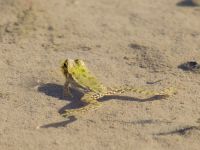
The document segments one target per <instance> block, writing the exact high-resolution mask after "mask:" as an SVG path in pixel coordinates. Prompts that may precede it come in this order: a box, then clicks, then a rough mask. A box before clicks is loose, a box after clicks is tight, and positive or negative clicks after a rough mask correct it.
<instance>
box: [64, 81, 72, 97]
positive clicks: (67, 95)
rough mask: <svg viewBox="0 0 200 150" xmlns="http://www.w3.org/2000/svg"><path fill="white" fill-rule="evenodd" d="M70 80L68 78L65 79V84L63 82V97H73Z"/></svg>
mask: <svg viewBox="0 0 200 150" xmlns="http://www.w3.org/2000/svg"><path fill="white" fill-rule="evenodd" d="M69 86H70V82H69V80H67V79H66V81H65V84H64V89H63V97H64V98H66V97H73V94H72V93H71V91H70V89H69Z"/></svg>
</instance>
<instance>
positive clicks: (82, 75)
mask: <svg viewBox="0 0 200 150" xmlns="http://www.w3.org/2000/svg"><path fill="white" fill-rule="evenodd" d="M68 71H69V72H70V74H72V77H73V78H74V80H75V81H76V82H77V83H78V84H79V85H80V86H82V87H84V88H88V89H90V90H92V91H94V92H100V93H101V92H105V91H106V88H105V87H104V86H103V84H102V83H101V82H99V81H98V80H97V79H96V77H95V76H94V75H93V74H92V73H91V72H90V71H89V70H88V68H87V67H86V66H85V64H84V63H83V62H82V63H81V64H80V65H77V66H75V67H70V68H69V69H68Z"/></svg>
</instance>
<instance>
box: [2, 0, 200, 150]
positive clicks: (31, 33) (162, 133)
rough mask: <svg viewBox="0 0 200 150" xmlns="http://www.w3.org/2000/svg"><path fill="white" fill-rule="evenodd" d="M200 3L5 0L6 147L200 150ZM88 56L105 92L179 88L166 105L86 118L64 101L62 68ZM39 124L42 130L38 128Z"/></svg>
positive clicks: (109, 103) (122, 108) (134, 102)
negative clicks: (195, 66) (195, 67)
mask: <svg viewBox="0 0 200 150" xmlns="http://www.w3.org/2000/svg"><path fill="white" fill-rule="evenodd" d="M199 17H200V7H193V6H192V5H190V4H188V3H185V2H180V1H179V0H59V1H57V0H32V1H31V0H0V69H1V71H0V149H1V150H47V149H48V150H103V149H105V150H122V149H124V150H133V149H134V150H147V149H148V150H151V149H152V150H162V149H166V150H168V149H172V150H175V149H182V150H183V149H186V150H189V149H190V150H198V149H199V147H200V129H199V127H198V126H199V125H200V92H199V90H200V75H199V74H197V73H192V72H185V71H183V70H181V69H178V68H177V66H178V65H180V64H181V63H183V62H186V61H189V60H196V61H198V60H200V55H199V52H200V19H199ZM66 58H81V59H83V60H84V61H85V62H86V64H87V65H88V66H89V68H90V69H91V71H92V72H93V73H94V74H95V75H96V76H97V77H98V79H99V80H101V81H102V82H103V83H104V84H105V85H106V86H110V87H112V86H114V85H116V86H119V85H125V84H129V85H135V86H136V87H146V88H149V89H157V90H159V89H163V88H166V87H170V86H174V87H176V88H177V90H178V93H177V94H176V95H174V96H171V97H169V98H167V99H154V98H152V99H142V98H144V97H143V96H140V95H136V94H128V96H131V97H132V98H131V97H126V96H121V97H113V98H110V99H106V100H105V101H104V102H103V104H104V105H103V107H101V108H100V109H98V110H96V111H92V112H90V113H87V114H86V115H84V116H82V117H81V118H79V119H78V120H74V118H69V120H68V119H65V118H62V117H61V116H60V114H59V112H62V111H63V110H64V109H69V108H77V107H79V106H80V102H79V100H78V98H79V96H78V95H77V96H76V97H75V98H74V99H62V98H61V97H62V88H63V87H62V85H63V83H64V82H65V80H64V77H63V76H62V74H61V72H60V68H59V67H60V62H61V61H63V60H64V59H66ZM38 126H42V128H40V129H37V127H38Z"/></svg>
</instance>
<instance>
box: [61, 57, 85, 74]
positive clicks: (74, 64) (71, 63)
mask: <svg viewBox="0 0 200 150" xmlns="http://www.w3.org/2000/svg"><path fill="white" fill-rule="evenodd" d="M84 66H85V63H84V62H83V60H81V59H66V60H65V61H64V62H63V64H62V66H61V69H62V71H63V73H64V75H66V74H72V70H79V68H82V67H84Z"/></svg>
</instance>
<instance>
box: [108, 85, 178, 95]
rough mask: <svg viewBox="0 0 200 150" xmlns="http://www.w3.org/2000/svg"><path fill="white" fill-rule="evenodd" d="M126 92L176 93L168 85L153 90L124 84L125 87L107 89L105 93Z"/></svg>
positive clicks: (145, 93) (146, 93)
mask: <svg viewBox="0 0 200 150" xmlns="http://www.w3.org/2000/svg"><path fill="white" fill-rule="evenodd" d="M126 92H133V93H138V94H142V95H146V96H155V95H161V96H164V97H168V96H171V95H173V94H176V89H175V88H173V87H169V88H166V89H164V90H162V91H153V90H147V89H144V88H136V87H131V86H126V87H120V88H115V89H111V90H110V91H108V93H107V94H106V95H110V94H122V93H126Z"/></svg>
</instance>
